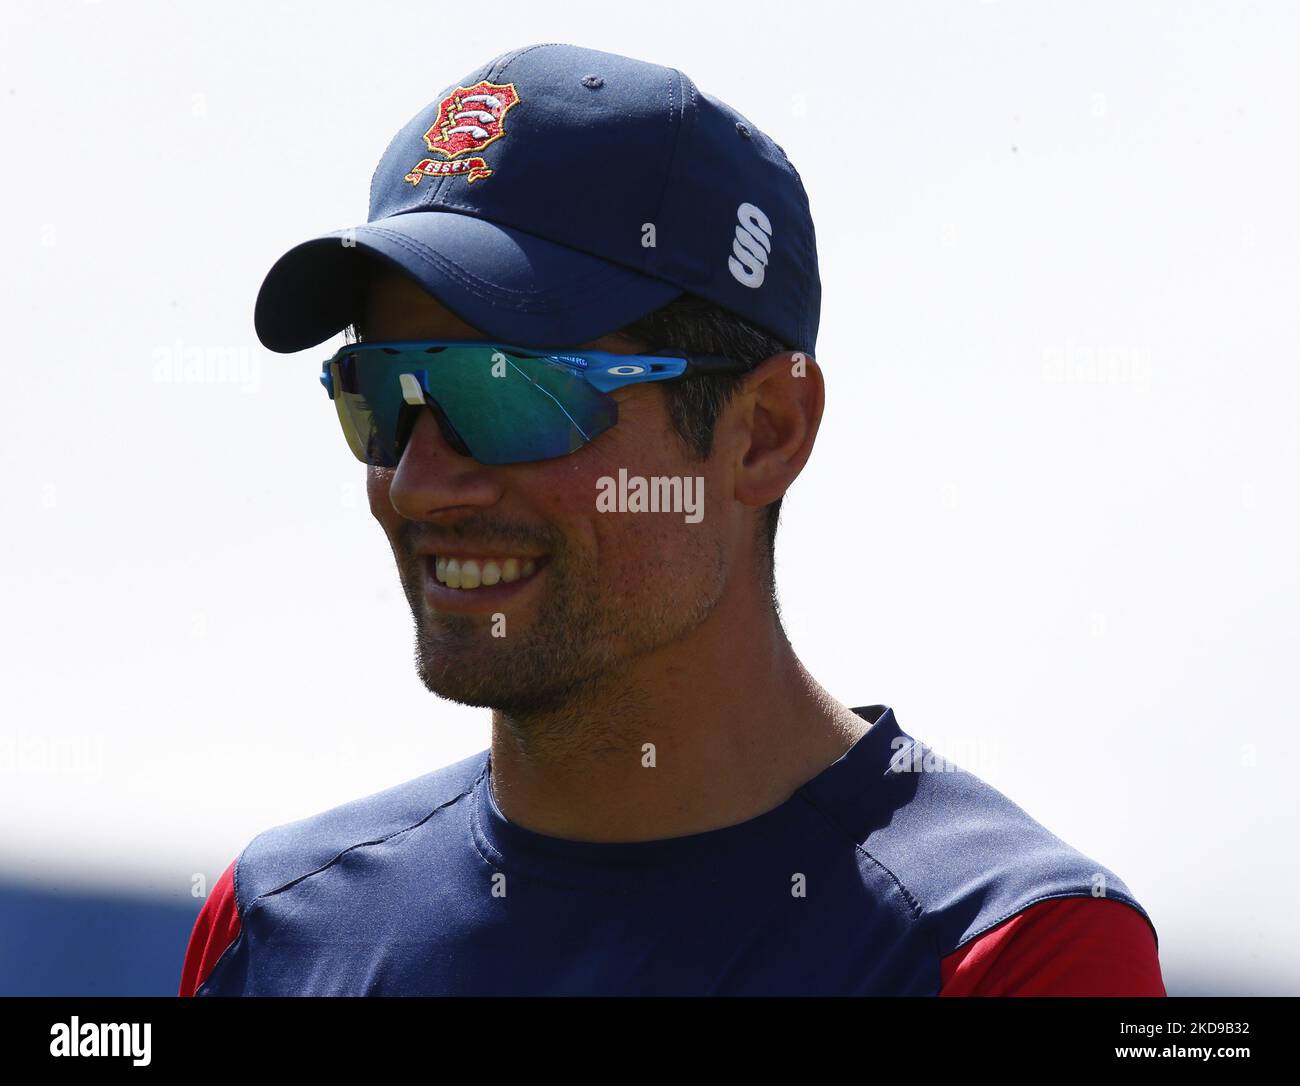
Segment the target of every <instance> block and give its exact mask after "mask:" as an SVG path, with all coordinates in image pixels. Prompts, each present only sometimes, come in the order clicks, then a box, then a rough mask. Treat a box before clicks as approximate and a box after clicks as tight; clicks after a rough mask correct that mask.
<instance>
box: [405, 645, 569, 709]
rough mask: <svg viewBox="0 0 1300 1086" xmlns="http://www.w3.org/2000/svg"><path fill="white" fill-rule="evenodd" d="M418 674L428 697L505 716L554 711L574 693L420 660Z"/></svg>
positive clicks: (565, 689) (564, 688)
mask: <svg viewBox="0 0 1300 1086" xmlns="http://www.w3.org/2000/svg"><path fill="white" fill-rule="evenodd" d="M417 671H418V673H419V676H420V681H421V682H422V683H423V684H424V688H425V689H426V690H428V691H429V693H431V694H436V695H437V696H438V697H440V698H446V699H447V700H448V701H454V702H456V703H457V704H459V705H471V706H474V707H475V708H478V709H494V710H496V711H498V712H502V713H505V714H506V715H508V716H526V715H532V714H537V713H549V712H554V711H556V710H557V709H560V708H563V706H564V705H565V703H566V702H567V701H568V699H569V697H570V695H571V694H572V690H573V688H572V686H566V687H557V686H555V685H554V684H552V683H548V684H546V685H545V686H543V685H541V684H538V683H521V682H520V681H519V677H518V676H503V675H490V674H489V675H484V674H482V673H481V671H479V670H477V669H471V668H459V667H457V668H448V667H443V666H438V665H430V664H429V663H428V662H427V661H425V660H423V659H421V661H420V664H419V667H418V668H417Z"/></svg>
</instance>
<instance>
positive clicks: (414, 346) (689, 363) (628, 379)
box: [320, 339, 751, 463]
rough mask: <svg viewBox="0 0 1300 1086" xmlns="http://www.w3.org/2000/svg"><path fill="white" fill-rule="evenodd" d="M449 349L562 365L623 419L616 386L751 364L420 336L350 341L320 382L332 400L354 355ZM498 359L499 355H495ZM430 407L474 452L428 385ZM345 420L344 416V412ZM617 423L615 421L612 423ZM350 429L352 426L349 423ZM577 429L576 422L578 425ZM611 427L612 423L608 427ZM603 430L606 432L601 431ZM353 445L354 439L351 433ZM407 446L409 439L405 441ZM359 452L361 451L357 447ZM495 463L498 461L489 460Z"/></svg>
mask: <svg viewBox="0 0 1300 1086" xmlns="http://www.w3.org/2000/svg"><path fill="white" fill-rule="evenodd" d="M447 347H475V348H478V349H480V350H490V351H493V352H497V351H499V352H501V354H502V360H503V361H506V362H507V363H508V362H509V361H510V359H509V358H508V357H507V356H508V355H515V356H518V357H520V358H532V359H537V360H539V361H541V362H544V363H547V364H549V365H552V366H559V367H562V368H564V369H565V370H567V371H568V372H569V373H571V374H572V375H573V376H575V377H579V378H581V379H582V380H584V381H585V382H586V383H587V384H588V385H589V386H591V388H592V389H594V390H595V391H596V392H597V393H600V394H601V395H602V396H604V397H607V398H609V399H610V402H611V410H612V412H613V413H614V415H615V417H616V421H615V424H616V422H617V413H618V405H617V401H614V400H613V398H612V397H610V396H609V394H610V393H611V392H613V391H614V390H615V389H619V388H624V387H627V386H629V385H634V384H641V383H645V382H649V381H674V380H679V379H681V378H685V377H693V376H697V375H717V374H741V373H746V372H748V371H749V370H750V369H751V367H750V366H749V365H748V364H747V363H744V362H740V361H738V360H736V359H733V358H728V357H726V356H725V355H713V354H691V353H687V352H683V351H676V350H673V349H672V348H664V349H661V350H658V351H652V352H648V353H641V354H618V353H616V352H613V351H600V350H587V349H573V348H567V347H566V348H551V349H547V348H535V347H519V346H515V345H513V344H505V343H500V342H497V341H493V340H482V339H420V340H374V341H362V342H358V343H348V344H345V345H344V346H342V347H341V348H339V350H338V351H336V352H335V353H334V354H333V355H332V356H331V357H330V358H328V359H326V361H325V362H324V364H323V365H322V366H321V374H320V382H321V384H322V386H324V388H325V391H326V393H328V395H329V398H330V399H331V400H334V399H335V392H336V388H335V380H334V371H335V367H336V366H341V365H342V363H343V359H344V358H345V357H347V356H349V355H364V354H367V353H370V352H384V353H397V352H411V351H414V352H423V351H430V350H431V349H435V348H436V349H442V348H447ZM493 361H494V362H495V361H496V360H495V358H494V359H493ZM424 399H425V406H428V407H429V408H430V409H432V410H433V413H434V416H435V418H436V419H437V421H438V425H439V427H440V428H441V429H442V431H443V434H444V436H445V437H447V438H448V440H449V441H450V442H451V444H452V445H453V447H455V448H456V449H457V451H458V452H461V453H462V454H463V455H470V453H469V451H468V447H467V446H466V445H465V443H464V441H462V440H461V439H460V437H459V435H458V434H457V433H456V430H455V427H454V425H452V423H451V420H450V419H448V418H447V416H446V414H445V413H444V411H443V409H442V407H441V405H439V404H438V402H437V400H436V399H434V397H433V396H432V395H431V394H429V392H428V390H427V388H426V389H424ZM340 419H341V420H342V415H340ZM611 425H614V424H611ZM344 426H345V430H346V429H347V424H346V423H344ZM575 427H576V424H575ZM606 428H608V427H606ZM577 429H578V430H579V432H580V433H582V436H583V437H584V439H585V440H584V441H583V442H582V443H581V444H580V445H578V446H577V448H581V447H582V445H583V444H587V443H588V442H590V441H591V440H592V439H593V438H594V437H596V436H598V434H590V435H588V434H587V433H586V432H585V431H582V430H581V428H577ZM600 432H603V430H602V431H600ZM349 444H351V438H350V437H349ZM402 444H403V445H404V442H403V443H402ZM577 448H573V449H570V450H569V452H576V451H577ZM353 451H354V453H355V452H356V449H355V448H354V450H353ZM399 455H400V454H399ZM358 459H362V460H363V462H366V463H369V462H371V461H369V460H366V459H364V458H362V457H361V456H360V455H359V454H358ZM534 459H551V457H538V458H534ZM484 462H492V461H484ZM496 462H505V463H528V462H530V461H527V460H509V461H496Z"/></svg>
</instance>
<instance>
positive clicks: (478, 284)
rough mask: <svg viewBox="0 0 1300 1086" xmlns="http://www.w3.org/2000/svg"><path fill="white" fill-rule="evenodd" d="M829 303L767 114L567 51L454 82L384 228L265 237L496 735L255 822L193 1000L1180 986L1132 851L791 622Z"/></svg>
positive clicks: (634, 66) (420, 119)
mask: <svg viewBox="0 0 1300 1086" xmlns="http://www.w3.org/2000/svg"><path fill="white" fill-rule="evenodd" d="M820 294H821V290H820V282H819V279H818V273H817V263H816V244H815V238H814V233H813V224H812V220H811V217H810V214H809V210H808V204H807V198H806V196H805V193H804V190H803V186H802V184H801V182H800V179H799V176H798V174H797V173H796V172H795V170H794V168H793V166H792V165H791V164H790V163H789V162H788V160H787V159H786V158H785V154H784V152H783V151H782V150H781V149H780V148H779V147H778V146H777V145H776V144H774V143H773V142H772V141H771V140H770V139H769V138H768V137H766V136H765V135H764V134H763V133H762V132H760V131H759V130H758V129H757V128H755V127H754V126H753V125H752V124H750V123H749V122H748V121H747V120H745V118H743V117H741V116H740V115H739V114H737V113H736V112H735V111H734V110H732V109H731V108H730V107H728V106H726V105H725V104H723V103H721V102H719V101H717V100H716V99H714V98H712V97H710V96H709V95H707V94H704V93H702V92H700V91H699V90H698V89H697V88H696V87H695V86H694V84H693V83H692V82H691V81H690V80H689V79H687V78H686V77H685V76H684V75H682V74H681V73H679V72H676V71H674V70H672V69H667V68H662V67H659V66H657V65H652V64H646V63H642V62H638V61H634V60H630V59H628V58H625V57H619V56H615V55H612V54H608V53H601V52H596V51H592V50H587V49H580V48H576V47H573V46H568V45H542V46H533V47H531V48H527V49H522V50H517V51H513V52H511V53H507V54H504V55H503V56H500V57H498V58H496V59H495V60H493V61H492V62H491V63H489V64H487V65H485V66H484V67H483V68H481V69H479V70H478V71H476V72H474V73H472V74H471V75H469V76H468V77H466V78H465V79H464V80H462V81H460V82H459V83H458V84H456V85H454V86H452V87H449V88H448V89H447V90H446V91H445V92H444V93H443V94H442V95H440V96H439V99H438V100H437V101H435V102H434V103H432V104H431V105H430V106H429V107H428V108H427V109H425V110H421V112H420V113H419V114H417V116H416V117H415V118H414V119H413V120H412V121H411V122H410V123H408V124H407V125H406V126H405V127H404V128H403V129H402V131H401V132H399V133H398V135H397V136H396V137H395V138H394V140H393V141H392V143H391V144H390V145H389V147H388V150H387V151H386V152H385V154H384V157H383V159H382V160H381V162H380V164H379V167H378V169H377V170H376V173H375V177H374V180H373V183H372V187H371V199H370V216H369V219H368V220H367V224H366V225H364V226H361V227H357V228H356V229H355V230H348V231H337V232H335V233H333V234H329V235H325V236H324V237H321V238H317V239H314V240H313V241H310V242H307V243H305V244H304V245H300V246H298V247H296V248H295V249H293V250H291V251H290V252H289V253H287V254H285V256H283V257H282V258H281V259H280V261H278V262H277V264H276V265H275V266H274V267H273V268H272V270H271V272H270V273H269V274H268V276H267V279H266V282H265V283H264V284H263V287H262V292H261V294H260V296H259V298H258V303H257V311H256V324H257V330H258V334H259V336H260V338H261V339H262V341H263V343H264V344H265V345H266V346H268V347H269V348H271V349H273V350H277V351H282V352H289V351H295V350H300V349H303V348H306V347H310V346H313V345H315V344H317V343H320V342H322V341H323V340H324V339H326V338H328V337H330V336H332V335H334V334H335V333H337V332H339V331H341V330H344V329H345V328H346V329H348V331H349V333H350V335H349V342H348V343H347V344H345V346H344V348H343V349H342V350H341V351H340V352H339V353H338V354H337V355H336V356H335V357H334V358H333V359H331V360H330V362H329V363H327V364H326V366H325V369H324V372H323V373H322V381H323V383H325V385H326V388H327V390H328V391H329V392H330V395H331V397H332V398H333V399H334V403H335V407H336V409H337V411H338V414H339V418H340V422H341V424H342V428H343V430H344V433H345V436H346V437H347V439H348V441H349V444H350V445H351V447H352V449H353V452H354V453H355V454H356V455H357V457H358V458H359V459H361V460H363V461H364V462H366V463H367V464H368V469H367V470H368V475H367V487H368V494H369V500H370V506H371V510H372V512H373V514H374V516H375V517H376V519H377V520H378V521H379V522H380V524H381V525H382V527H383V529H384V531H385V532H386V533H387V536H388V539H389V542H390V543H391V545H392V549H393V554H394V557H395V559H396V563H397V568H398V573H399V575H400V577H401V582H402V585H403V588H404V590H405V592H406V595H407V598H408V600H409V602H410V606H411V610H412V613H413V616H414V619H415V631H416V644H417V661H418V667H419V671H420V676H421V678H422V680H423V681H424V683H425V685H426V686H427V687H428V688H429V689H430V690H431V691H432V692H433V693H435V694H438V695H440V696H442V697H445V698H449V699H452V700H454V701H459V702H462V703H465V704H469V705H477V706H484V707H488V708H491V709H492V711H493V716H492V739H491V746H490V749H489V750H488V751H484V752H482V753H481V754H478V755H475V756H474V757H472V758H468V759H465V760H464V761H461V762H459V763H457V764H455V765H451V766H447V767H445V768H443V769H439V770H436V771H434V772H432V773H427V774H425V775H423V776H420V777H418V778H416V779H414V780H411V781H408V782H406V783H404V784H399V785H397V786H395V787H393V788H391V789H388V790H387V791H384V792H381V793H378V794H377V795H374V796H369V797H366V798H364V799H361V800H357V801H355V802H351V803H346V804H344V805H342V806H340V807H336V808H334V809H333V810H330V811H327V812H325V813H323V814H320V815H316V816H314V817H311V818H307V819H304V820H301V821H299V822H294V823H291V824H289V825H285V826H279V827H276V828H273V829H269V830H267V831H265V832H264V833H261V834H259V835H258V836H257V837H255V838H254V839H253V840H252V841H251V842H250V843H249V844H248V845H247V846H246V847H245V848H244V849H243V851H242V852H241V853H240V855H239V856H238V857H237V858H236V860H235V862H233V863H232V864H231V865H230V867H229V868H228V869H227V870H226V872H225V873H224V874H223V875H222V877H221V878H220V880H219V881H218V882H217V884H216V887H215V889H214V891H213V893H212V895H211V896H210V897H209V899H208V901H207V902H206V904H205V905H204V908H203V910H202V913H201V914H200V917H199V919H198V922H197V923H196V925H195V929H194V934H193V936H192V938H191V942H190V947H189V952H188V954H187V956H186V961H185V964H184V967H183V979H182V983H181V993H182V994H212V995H227V994H494V993H495V994H704V993H711V994H786V993H794V994H861V995H880V994H897V995H933V994H953V995H957V994H1094V995H1102V994H1115V995H1120V994H1130V995H1131V994H1137V995H1163V994H1164V989H1163V985H1162V983H1161V978H1160V969H1159V963H1158V960H1157V955H1156V937H1155V930H1154V928H1153V927H1152V925H1151V922H1150V920H1149V918H1148V917H1147V915H1146V913H1145V911H1144V910H1143V909H1142V907H1141V906H1140V905H1139V904H1138V902H1137V901H1136V899H1135V898H1134V897H1133V895H1132V894H1131V893H1130V892H1129V890H1128V889H1127V887H1125V885H1124V884H1123V883H1122V882H1121V881H1120V880H1119V879H1118V878H1117V877H1116V876H1115V875H1114V874H1113V873H1112V872H1110V871H1108V870H1106V869H1105V868H1103V867H1101V866H1100V865H1098V864H1096V863H1095V862H1093V861H1092V860H1090V859H1088V858H1086V857H1084V856H1082V855H1080V854H1079V853H1078V852H1076V851H1075V850H1074V849H1072V848H1071V847H1070V846H1068V845H1066V844H1065V843H1063V842H1062V841H1060V840H1058V839H1057V838H1055V837H1054V836H1053V835H1051V834H1050V833H1049V832H1048V831H1047V830H1046V829H1044V828H1043V827H1042V826H1041V825H1039V824H1038V823H1037V822H1035V821H1034V820H1033V819H1032V818H1030V817H1029V816H1028V815H1027V814H1026V813H1025V812H1023V811H1022V810H1020V809H1019V808H1018V807H1016V806H1015V805H1014V804H1013V803H1011V802H1010V801H1009V800H1008V799H1006V798H1005V797H1003V796H1002V795H1000V794H999V793H997V792H996V791H995V790H993V789H992V788H990V787H989V786H988V785H986V784H984V783H983V782H981V781H979V780H978V779H977V778H975V777H974V776H972V775H970V774H969V773H966V772H963V771H961V770H960V769H957V768H956V767H953V766H951V765H948V764H945V763H944V762H943V760H942V759H941V758H939V757H938V756H937V755H936V753H935V752H933V751H931V750H930V749H929V748H927V747H925V746H924V744H921V743H919V742H918V741H916V740H914V739H913V738H912V737H910V736H908V735H907V734H906V733H904V732H903V731H902V730H901V729H900V727H899V724H898V722H897V721H896V720H895V718H894V714H893V711H892V709H890V708H889V707H887V706H884V705H871V706H864V707H859V708H856V709H850V708H848V707H846V706H844V705H841V704H840V703H838V702H837V701H836V700H835V699H834V698H832V697H831V696H830V695H829V694H828V693H827V692H826V691H825V690H823V689H822V688H821V687H820V686H819V685H818V684H817V682H816V681H815V680H814V679H813V678H812V676H811V675H810V674H809V673H808V672H807V670H805V668H804V667H803V665H802V664H801V663H800V661H799V659H798V658H797V657H796V655H795V653H794V651H793V649H792V648H791V646H790V643H789V641H788V640H787V638H786V636H785V633H784V630H783V629H782V626H781V622H780V618H779V613H778V610H777V607H776V600H775V588H774V584H773V581H772V546H773V538H774V533H775V527H776V512H777V510H778V508H779V503H780V500H781V497H782V495H783V494H784V493H785V491H786V489H787V488H788V487H789V486H790V484H791V483H792V482H793V481H794V479H795V477H796V476H797V475H798V474H799V472H800V470H801V469H802V468H803V465H804V463H805V462H806V461H807V459H808V456H809V454H810V453H811V451H812V446H813V442H814V440H815V438H816V434H817V429H818V425H819V423H820V420H821V415H822V408H823V399H824V391H823V388H824V386H823V381H822V375H821V370H820V368H819V366H818V364H817V363H816V361H815V360H814V359H813V357H812V353H813V349H814V346H815V341H816V332H817V326H818V321H819V310H820ZM854 549H855V548H854V543H853V541H839V542H837V543H836V544H835V545H834V546H833V547H832V548H831V549H830V550H829V551H828V553H827V554H826V555H822V556H819V560H823V561H825V562H826V563H827V572H828V583H829V580H830V578H832V577H834V576H854V575H855V574H854V570H853V567H852V564H851V563H852V555H853V553H854ZM367 727H368V728H370V729H372V730H373V732H374V733H381V732H382V727H383V723H382V720H376V721H372V722H369V723H368V725H367Z"/></svg>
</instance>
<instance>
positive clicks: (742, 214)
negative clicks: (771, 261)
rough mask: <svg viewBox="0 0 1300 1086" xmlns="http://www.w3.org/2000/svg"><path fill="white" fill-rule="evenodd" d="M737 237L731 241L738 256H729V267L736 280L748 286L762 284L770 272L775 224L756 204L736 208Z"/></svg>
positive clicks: (759, 285) (733, 251)
mask: <svg viewBox="0 0 1300 1086" xmlns="http://www.w3.org/2000/svg"><path fill="white" fill-rule="evenodd" d="M736 218H737V219H739V220H740V223H739V225H738V226H737V227H736V240H735V241H733V242H732V243H731V251H732V253H734V254H735V255H734V256H729V257H727V267H728V268H730V269H731V274H732V275H733V276H734V277H735V279H736V282H738V283H740V284H742V285H743V286H747V287H761V286H762V285H763V276H764V275H765V274H766V272H767V258H768V256H769V255H770V254H771V252H772V223H771V221H770V220H769V219H768V217H767V216H766V215H764V214H763V212H762V211H761V210H760V209H759V208H757V207H755V206H754V205H753V204H741V205H740V206H739V207H738V208H736Z"/></svg>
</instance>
